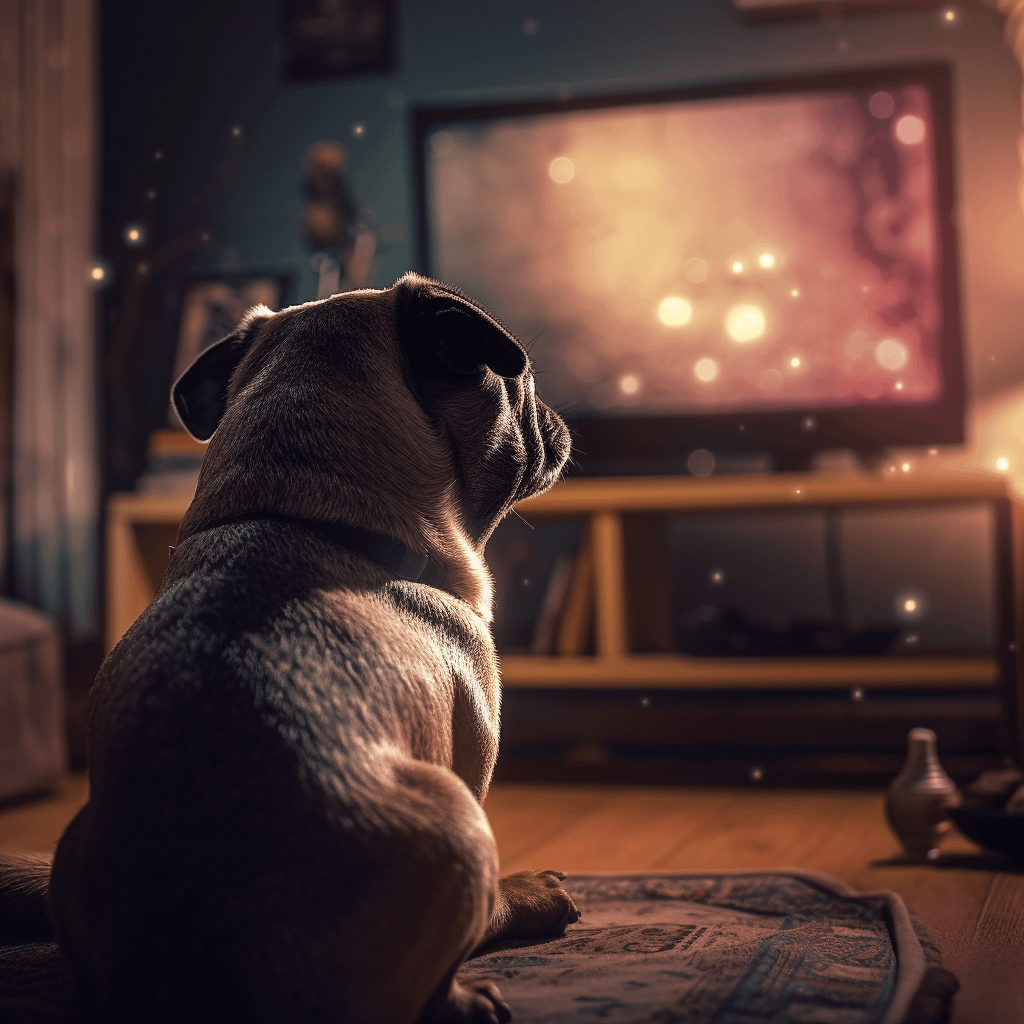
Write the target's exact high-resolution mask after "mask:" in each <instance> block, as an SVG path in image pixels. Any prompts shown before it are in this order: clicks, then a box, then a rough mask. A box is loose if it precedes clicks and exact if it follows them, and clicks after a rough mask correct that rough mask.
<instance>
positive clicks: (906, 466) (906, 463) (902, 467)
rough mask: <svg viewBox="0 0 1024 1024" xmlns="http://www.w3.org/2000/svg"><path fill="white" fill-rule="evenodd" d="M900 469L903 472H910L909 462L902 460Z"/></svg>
mask: <svg viewBox="0 0 1024 1024" xmlns="http://www.w3.org/2000/svg"><path fill="white" fill-rule="evenodd" d="M900 469H902V470H903V472H904V473H909V472H910V463H909V462H904V463H903V465H902V466H900Z"/></svg>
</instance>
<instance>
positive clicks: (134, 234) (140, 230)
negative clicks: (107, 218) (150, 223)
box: [121, 224, 146, 248]
mask: <svg viewBox="0 0 1024 1024" xmlns="http://www.w3.org/2000/svg"><path fill="white" fill-rule="evenodd" d="M121 237H122V238H123V239H124V241H125V244H126V245H130V246H132V247H133V248H137V247H138V246H140V245H142V244H143V243H144V242H145V241H146V229H145V228H144V227H143V226H142V225H141V224H126V225H125V226H124V231H123V232H122V234H121Z"/></svg>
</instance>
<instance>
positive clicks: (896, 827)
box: [885, 729, 958, 860]
mask: <svg viewBox="0 0 1024 1024" xmlns="http://www.w3.org/2000/svg"><path fill="white" fill-rule="evenodd" d="M957 802H958V794H957V788H956V783H954V782H953V780H952V779H951V778H950V777H949V776H948V775H947V774H946V772H945V771H944V770H943V767H942V765H941V764H939V757H938V754H937V753H936V749H935V733H934V732H933V731H932V730H931V729H911V730H910V733H909V734H908V736H907V760H906V763H905V764H904V765H903V769H902V771H900V773H899V775H897V776H896V778H895V779H893V780H892V782H891V783H890V784H889V788H888V790H887V791H886V794H885V816H886V818H887V819H888V821H889V827H890V828H891V829H892V830H893V832H894V833H895V835H896V837H897V838H898V839H899V841H900V842H901V843H902V844H903V848H904V849H905V850H906V851H907V853H908V854H909V855H910V856H912V857H918V858H922V859H927V860H934V859H935V858H936V857H938V855H939V844H940V843H941V842H942V840H943V839H944V838H945V836H946V833H948V832H949V830H950V828H951V827H952V822H951V821H950V820H949V818H948V817H947V816H946V808H947V807H955V806H956V804H957Z"/></svg>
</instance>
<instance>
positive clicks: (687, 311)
mask: <svg viewBox="0 0 1024 1024" xmlns="http://www.w3.org/2000/svg"><path fill="white" fill-rule="evenodd" d="M658 319H659V320H660V321H661V322H662V323H663V324H664V325H665V326H666V327H682V326H683V325H684V324H688V323H689V322H690V321H691V320H692V319H693V304H692V303H691V302H690V301H689V299H683V298H680V297H679V296H678V295H669V296H667V297H666V298H664V299H662V300H661V302H659V303H658Z"/></svg>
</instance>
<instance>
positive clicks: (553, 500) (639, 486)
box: [516, 471, 1011, 516]
mask: <svg viewBox="0 0 1024 1024" xmlns="http://www.w3.org/2000/svg"><path fill="white" fill-rule="evenodd" d="M1010 494H1011V492H1010V488H1009V483H1008V482H1007V480H1006V478H1005V477H1001V476H994V475H989V474H983V473H962V474H951V473H947V474H941V475H940V474H929V473H924V472H917V471H915V472H911V473H902V472H899V471H897V472H896V473H894V474H881V473H776V474H772V475H770V476H769V475H764V474H751V475H749V476H748V475H737V476H722V477H715V476H710V477H589V478H576V479H570V480H563V481H562V482H561V483H560V484H557V485H556V486H555V487H553V488H552V489H551V490H550V491H548V492H547V493H545V494H541V495H539V496H538V497H536V498H528V499H527V500H526V501H521V502H519V503H518V504H517V505H516V511H517V512H519V513H520V514H522V515H524V516H530V515H538V516H571V515H581V514H583V515H586V514H589V515H593V514H596V513H598V512H672V511H689V512H693V511H698V510H700V509H715V510H718V509H730V508H731V509H741V508H766V507H770V506H775V507H780V508H792V507H793V506H800V505H807V506H822V505H846V506H850V505H889V504H903V505H905V504H918V503H922V504H931V503H944V502H962V501H972V500H973V501H991V500H993V499H1000V498H1002V499H1006V498H1009V497H1010Z"/></svg>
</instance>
